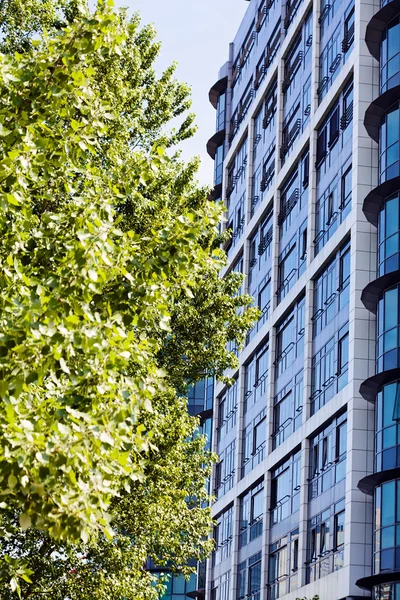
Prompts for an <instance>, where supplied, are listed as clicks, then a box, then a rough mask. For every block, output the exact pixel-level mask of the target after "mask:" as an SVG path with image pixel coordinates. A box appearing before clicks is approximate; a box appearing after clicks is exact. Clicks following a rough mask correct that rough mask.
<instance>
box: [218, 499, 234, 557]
mask: <svg viewBox="0 0 400 600" xmlns="http://www.w3.org/2000/svg"><path fill="white" fill-rule="evenodd" d="M216 521H217V525H216V526H215V527H214V540H215V547H214V553H213V565H214V566H215V565H218V564H219V563H220V562H222V561H223V560H225V559H226V558H228V557H229V556H230V555H231V552H232V537H233V507H230V508H228V509H227V510H225V511H224V512H222V513H221V514H220V515H219V517H217V519H216Z"/></svg>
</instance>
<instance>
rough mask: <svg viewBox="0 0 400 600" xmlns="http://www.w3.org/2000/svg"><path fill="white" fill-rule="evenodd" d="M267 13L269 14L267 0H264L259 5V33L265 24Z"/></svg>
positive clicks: (257, 24)
mask: <svg viewBox="0 0 400 600" xmlns="http://www.w3.org/2000/svg"><path fill="white" fill-rule="evenodd" d="M266 15H267V5H266V0H262V2H261V4H260V5H259V7H258V9H257V22H256V31H257V33H259V31H260V29H261V27H262V26H263V25H264V23H265V19H266Z"/></svg>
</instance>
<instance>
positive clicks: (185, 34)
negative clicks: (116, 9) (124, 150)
mask: <svg viewBox="0 0 400 600" xmlns="http://www.w3.org/2000/svg"><path fill="white" fill-rule="evenodd" d="M116 5H117V6H123V7H127V8H128V9H129V11H130V12H136V11H139V12H140V14H141V17H142V22H143V23H153V24H154V26H155V27H156V29H157V39H158V40H160V41H161V42H162V49H161V54H160V58H159V60H158V63H157V70H159V71H161V70H162V69H163V68H165V67H167V66H168V65H170V64H171V63H172V62H173V61H176V62H177V63H178V69H177V78H178V79H179V80H181V81H184V82H185V83H187V84H188V85H190V86H191V88H192V97H193V106H192V111H193V112H194V113H195V114H196V115H197V119H196V124H197V126H198V131H197V133H196V135H195V136H194V137H193V138H192V139H191V140H187V141H185V142H184V143H183V144H182V153H183V156H184V158H186V159H189V158H191V157H192V156H196V155H200V157H201V162H202V165H201V167H200V170H199V182H200V183H201V184H202V185H210V186H211V185H212V180H213V168H214V163H213V161H212V160H211V158H210V157H209V156H208V154H207V152H206V148H205V147H206V143H207V140H208V139H209V138H210V137H211V136H212V135H213V134H214V133H215V116H216V115H215V109H214V108H213V107H212V106H211V104H210V103H209V100H208V91H209V89H210V87H211V86H212V84H213V83H215V81H216V80H217V78H218V70H219V68H220V67H221V66H222V65H223V64H224V63H225V62H226V61H227V60H228V56H229V43H230V42H231V41H232V39H233V38H234V36H235V34H236V31H237V29H238V27H239V25H240V22H241V19H242V17H243V15H244V13H245V11H246V8H247V6H248V2H246V0H116Z"/></svg>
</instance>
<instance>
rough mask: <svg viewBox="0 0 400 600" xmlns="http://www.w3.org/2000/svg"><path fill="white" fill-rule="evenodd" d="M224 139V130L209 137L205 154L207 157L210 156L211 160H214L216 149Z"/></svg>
mask: <svg viewBox="0 0 400 600" xmlns="http://www.w3.org/2000/svg"><path fill="white" fill-rule="evenodd" d="M224 139H225V129H221V130H220V131H217V132H216V133H214V135H213V136H212V137H210V139H209V140H208V142H207V153H208V156H211V158H212V159H213V160H214V159H215V155H216V153H217V149H218V147H219V146H221V144H223V143H224Z"/></svg>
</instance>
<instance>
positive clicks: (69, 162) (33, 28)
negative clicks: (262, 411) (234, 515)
mask: <svg viewBox="0 0 400 600" xmlns="http://www.w3.org/2000/svg"><path fill="white" fill-rule="evenodd" d="M0 28H1V31H2V42H1V49H2V51H3V53H2V54H0V90H1V93H0V232H1V236H2V243H1V245H0V396H1V400H2V401H1V403H0V482H1V488H2V492H1V499H0V511H1V513H0V516H1V527H2V529H1V533H2V540H3V541H2V544H1V546H0V552H1V556H2V558H3V560H2V566H1V568H0V582H2V590H4V592H3V591H2V597H4V598H14V597H17V596H16V594H21V595H22V596H23V597H26V598H36V597H37V598H39V597H40V598H42V597H43V594H50V595H51V597H52V598H54V599H55V600H57V599H58V598H60V600H61V599H63V598H65V597H66V596H68V597H69V598H70V599H71V600H73V599H75V598H76V599H81V598H82V599H83V598H88V597H96V598H99V599H101V598H109V597H111V595H112V596H113V597H114V598H121V599H122V598H126V599H128V598H137V599H139V598H151V597H152V596H154V594H155V588H152V587H151V585H150V583H151V581H150V580H151V576H150V575H149V574H146V572H145V571H144V570H143V565H144V561H145V559H146V557H148V556H149V557H151V558H153V559H154V560H155V561H157V562H158V563H159V564H160V565H166V564H168V565H169V566H171V567H174V568H177V569H179V570H180V571H183V572H188V569H189V567H187V566H186V562H187V560H188V559H190V558H193V559H201V558H202V557H203V556H205V555H206V554H207V553H208V552H209V551H210V542H209V541H207V539H206V538H207V534H208V532H209V529H210V524H211V519H210V512H209V510H208V509H207V508H205V506H206V504H207V493H206V491H205V489H204V478H205V476H206V475H207V470H208V468H209V465H210V460H211V457H210V456H209V455H208V454H207V453H206V452H205V450H204V440H203V439H202V438H201V437H198V436H196V435H195V428H196V421H195V420H193V419H191V418H190V417H189V416H188V415H187V412H186V410H185V401H184V399H183V398H182V396H183V395H184V394H185V392H186V389H187V385H188V384H189V383H191V382H195V381H197V380H199V379H200V378H201V377H203V376H204V374H205V373H208V374H211V375H215V376H217V377H221V376H222V375H223V373H224V371H225V370H226V369H227V368H229V367H232V366H233V365H234V364H235V361H236V358H235V356H234V355H232V354H231V353H229V352H227V350H226V345H227V342H228V341H229V340H236V341H237V342H238V343H240V342H241V341H242V340H243V338H244V335H245V333H246V330H247V329H248V327H249V325H250V324H251V322H252V320H253V319H254V317H255V312H254V311H253V310H252V309H247V310H245V311H244V312H243V310H242V308H241V307H243V306H244V307H246V306H247V307H248V306H249V304H250V299H249V298H246V297H238V296H237V295H236V293H237V289H238V286H239V284H240V276H238V275H236V274H233V275H230V276H228V277H227V278H226V279H224V280H221V279H220V278H219V276H218V274H219V271H220V269H221V267H222V266H223V265H224V264H225V257H224V255H223V253H222V252H221V250H220V249H219V238H218V235H217V224H218V221H219V219H220V215H221V213H220V208H219V207H218V206H216V205H214V204H212V203H210V202H208V201H207V200H206V192H205V190H203V189H200V188H198V186H197V184H196V181H195V173H196V167H197V163H196V161H192V162H191V163H189V164H187V165H186V164H184V163H183V162H182V161H181V160H180V158H179V154H177V153H175V154H174V151H173V147H174V146H175V145H176V144H177V143H178V142H179V141H181V140H182V139H185V137H187V136H189V135H191V133H192V131H193V125H192V124H193V117H192V116H191V115H186V111H187V109H188V108H189V106H190V98H189V90H188V88H187V86H185V85H182V84H180V83H179V82H177V81H176V80H175V78H174V67H171V68H170V69H168V70H167V71H166V72H165V73H164V74H162V75H161V77H159V78H157V76H156V74H155V71H154V67H153V64H154V60H155V58H156V56H157V54H158V52H159V44H158V43H156V42H155V41H154V35H155V34H154V31H153V29H152V28H150V27H145V28H143V29H140V27H139V20H138V17H136V16H135V17H134V18H133V19H131V20H129V19H128V18H127V16H126V15H125V14H123V13H122V14H118V13H115V12H114V11H113V10H112V8H111V7H110V6H107V5H105V4H103V3H100V4H99V6H98V7H97V8H96V10H95V11H93V12H89V10H88V9H87V8H86V7H85V6H80V5H79V3H77V2H69V1H67V0H65V1H64V2H61V3H55V2H52V1H51V0H47V1H46V2H41V1H40V0H29V1H26V2H21V0H8V1H5V2H3V3H2V5H1V7H0ZM179 116H181V125H180V126H179V127H178V128H177V129H172V128H171V127H170V121H171V119H172V118H175V117H179ZM165 149H168V151H167V152H166V151H165ZM111 590H112V591H111Z"/></svg>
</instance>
